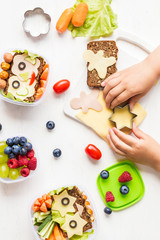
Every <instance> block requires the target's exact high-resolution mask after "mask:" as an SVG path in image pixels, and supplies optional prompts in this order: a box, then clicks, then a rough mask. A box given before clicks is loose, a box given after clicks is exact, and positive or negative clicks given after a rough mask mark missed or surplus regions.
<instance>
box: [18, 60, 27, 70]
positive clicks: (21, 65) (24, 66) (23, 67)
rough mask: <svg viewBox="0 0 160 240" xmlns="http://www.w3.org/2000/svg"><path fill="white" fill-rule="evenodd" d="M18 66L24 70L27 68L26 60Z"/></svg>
mask: <svg viewBox="0 0 160 240" xmlns="http://www.w3.org/2000/svg"><path fill="white" fill-rule="evenodd" d="M18 68H19V70H21V71H22V70H24V69H25V68H26V64H25V63H24V62H20V63H19V64H18Z"/></svg>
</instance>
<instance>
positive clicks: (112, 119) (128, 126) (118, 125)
mask: <svg viewBox="0 0 160 240" xmlns="http://www.w3.org/2000/svg"><path fill="white" fill-rule="evenodd" d="M125 108H127V111H128V112H129V113H130V114H131V115H132V117H131V119H130V121H129V123H128V124H124V125H123V123H120V122H117V121H115V120H114V116H115V115H116V110H117V109H119V111H121V110H123V109H125ZM136 117H137V114H135V113H133V112H132V111H131V109H130V105H129V104H127V105H125V106H123V107H121V106H117V107H115V108H114V109H113V114H112V115H111V117H110V118H109V120H110V121H111V122H113V123H114V124H115V125H116V128H117V129H119V130H121V129H123V128H125V127H127V128H129V129H132V128H133V120H134V119H135V118H136Z"/></svg>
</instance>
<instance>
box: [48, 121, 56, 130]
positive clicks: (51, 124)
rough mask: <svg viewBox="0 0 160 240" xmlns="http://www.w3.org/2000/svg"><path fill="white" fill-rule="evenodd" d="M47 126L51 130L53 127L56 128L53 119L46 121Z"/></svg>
mask: <svg viewBox="0 0 160 240" xmlns="http://www.w3.org/2000/svg"><path fill="white" fill-rule="evenodd" d="M46 127H47V128H48V129H49V130H52V129H53V128H55V123H54V122H53V121H48V122H47V123H46Z"/></svg>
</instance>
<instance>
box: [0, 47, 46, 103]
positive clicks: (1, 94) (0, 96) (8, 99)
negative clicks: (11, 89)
mask: <svg viewBox="0 0 160 240" xmlns="http://www.w3.org/2000/svg"><path fill="white" fill-rule="evenodd" d="M24 49H25V48H24ZM27 50H28V49H27ZM20 51H22V52H23V51H25V50H21V49H20ZM6 52H8V53H11V54H12V55H14V54H15V52H14V50H13V49H12V50H11V49H8V50H5V51H4V52H2V53H1V54H0V63H2V62H4V59H3V55H4V53H6ZM28 52H30V53H35V52H34V51H32V50H28ZM35 54H37V55H38V56H41V57H42V58H43V59H44V60H45V62H46V64H47V63H48V60H47V59H46V58H44V57H43V56H42V54H39V53H37V52H36V53H35ZM11 67H12V63H11ZM0 71H2V69H1V68H0ZM48 80H49V74H48V78H47V80H46V85H45V91H44V93H43V95H42V97H41V98H40V99H38V100H35V101H34V102H31V103H29V102H24V101H15V100H12V99H10V98H7V97H5V96H3V90H1V89H0V99H2V100H4V101H5V102H8V103H12V104H15V105H19V106H24V107H25V106H37V105H38V104H39V103H41V101H42V100H43V99H44V97H45V95H46V90H47V86H48Z"/></svg>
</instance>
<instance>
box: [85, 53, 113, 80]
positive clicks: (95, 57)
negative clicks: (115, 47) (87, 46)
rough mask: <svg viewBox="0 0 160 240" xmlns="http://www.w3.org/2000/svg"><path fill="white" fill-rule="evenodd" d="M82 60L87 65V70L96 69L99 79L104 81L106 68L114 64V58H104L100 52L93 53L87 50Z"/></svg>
mask: <svg viewBox="0 0 160 240" xmlns="http://www.w3.org/2000/svg"><path fill="white" fill-rule="evenodd" d="M83 57H84V60H85V61H86V62H88V63H89V65H88V70H89V71H93V70H94V69H96V71H97V73H98V75H99V77H100V78H101V79H104V78H105V77H106V75H107V68H108V67H110V66H112V65H113V64H115V63H116V59H115V57H105V56H104V52H103V51H102V50H100V51H98V52H97V53H94V52H93V51H92V50H87V51H86V52H85V53H84V55H83Z"/></svg>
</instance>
